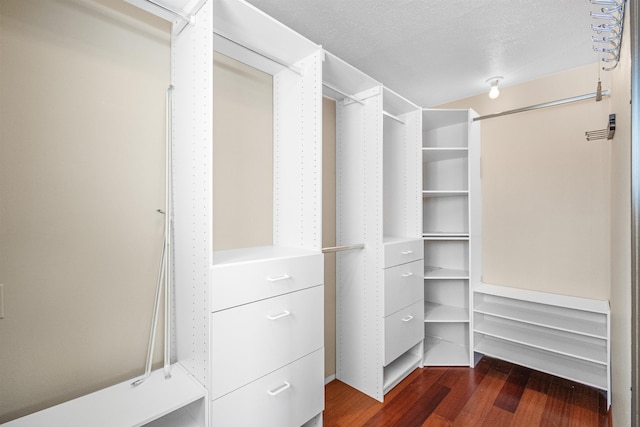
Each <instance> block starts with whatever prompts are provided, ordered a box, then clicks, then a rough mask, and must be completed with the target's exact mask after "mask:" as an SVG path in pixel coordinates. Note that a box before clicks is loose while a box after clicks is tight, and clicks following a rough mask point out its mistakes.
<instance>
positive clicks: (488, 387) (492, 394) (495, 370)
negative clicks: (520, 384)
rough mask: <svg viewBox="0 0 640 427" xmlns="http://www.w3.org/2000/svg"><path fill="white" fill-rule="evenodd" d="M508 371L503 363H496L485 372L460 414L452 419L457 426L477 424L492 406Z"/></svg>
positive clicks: (480, 422)
mask: <svg viewBox="0 0 640 427" xmlns="http://www.w3.org/2000/svg"><path fill="white" fill-rule="evenodd" d="M507 376H508V372H505V370H504V369H503V365H501V364H496V365H494V366H492V368H491V369H490V370H489V372H487V374H486V375H485V376H484V378H483V380H482V382H481V383H480V385H479V386H478V387H477V388H476V390H475V391H474V392H473V394H472V395H471V397H470V398H469V400H468V401H467V403H466V405H464V407H463V408H462V411H460V414H459V415H458V417H456V419H455V420H454V425H457V426H479V425H482V422H483V421H484V419H485V417H486V416H487V414H488V413H489V411H490V410H491V408H492V407H493V402H494V401H495V400H496V397H497V396H498V393H500V390H501V389H502V386H503V385H504V383H505V381H506V380H507Z"/></svg>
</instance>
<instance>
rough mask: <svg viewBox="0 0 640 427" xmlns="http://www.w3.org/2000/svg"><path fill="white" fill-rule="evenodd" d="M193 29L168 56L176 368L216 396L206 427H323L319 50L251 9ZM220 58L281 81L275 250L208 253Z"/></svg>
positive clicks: (213, 4) (211, 9)
mask: <svg viewBox="0 0 640 427" xmlns="http://www.w3.org/2000/svg"><path fill="white" fill-rule="evenodd" d="M195 22H196V24H195V25H189V26H187V27H186V28H185V29H184V30H183V31H182V33H181V34H180V35H179V36H175V37H174V39H173V58H172V59H173V60H172V64H173V70H172V71H173V72H172V77H173V84H174V86H175V88H176V89H175V95H174V100H175V103H174V127H173V128H174V150H175V154H174V165H175V166H174V180H175V182H174V191H175V252H176V261H175V274H176V312H177V313H176V337H177V338H176V341H177V356H178V360H180V361H181V362H182V363H183V365H184V366H185V367H186V369H188V370H189V371H190V372H191V373H192V374H193V375H194V376H195V377H196V378H197V379H198V380H199V381H200V382H201V383H202V384H204V385H205V386H206V388H207V389H208V392H209V396H208V398H209V400H210V404H209V407H208V409H209V414H208V419H209V425H215V426H234V427H235V426H254V425H265V426H276V425H277V426H292V427H294V426H295V427H297V426H300V425H303V424H305V423H308V425H319V424H320V423H321V422H322V421H321V412H322V410H323V407H324V349H323V339H324V333H323V300H324V298H323V294H324V292H323V256H322V254H321V252H320V249H321V212H322V209H321V195H322V194H321V193H322V192H321V182H322V181H321V172H322V161H321V159H322V141H321V129H322V128H321V115H320V114H321V93H322V92H321V75H322V71H321V60H322V52H321V49H320V47H319V46H317V45H315V44H314V43H311V42H309V41H308V40H306V39H304V38H303V37H301V36H300V35H298V34H296V33H295V32H293V31H292V30H290V29H289V28H287V27H285V26H283V25H282V24H280V23H278V22H277V21H275V20H273V19H271V18H270V17H268V16H267V15H265V14H264V13H262V12H260V11H259V10H257V9H255V8H254V7H253V6H251V5H249V4H248V3H246V2H243V1H238V0H209V1H208V2H207V5H206V6H205V8H203V10H202V11H201V13H200V14H199V15H198V16H197V17H196V21H195ZM214 50H215V51H218V52H220V53H223V54H224V55H226V56H229V57H231V58H234V59H236V60H239V61H241V62H243V63H245V64H248V65H250V66H252V67H254V68H257V69H259V70H261V71H264V72H266V73H269V74H271V75H272V76H273V86H274V87H273V99H274V104H273V111H274V122H273V128H274V135H273V144H274V146H273V153H274V155H273V170H274V176H273V192H274V198H273V209H274V211H273V245H272V246H265V247H246V248H244V247H241V248H237V249H233V250H226V251H216V252H214V251H213V249H212V248H213V241H214V239H215V236H213V235H212V212H213V210H215V209H216V206H213V203H212V147H213V145H212V144H213V141H212V129H211V122H212V109H213V107H212V100H211V94H212V84H211V82H212V78H215V76H214V75H212V71H213V70H212V68H213V59H212V56H213V51H214ZM216 143H233V141H228V142H226V141H216ZM229 185H233V183H232V180H230V181H229ZM247 197H251V195H250V194H248V195H247ZM247 404H250V408H247Z"/></svg>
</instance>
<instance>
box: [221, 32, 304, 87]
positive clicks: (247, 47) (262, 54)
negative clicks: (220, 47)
mask: <svg viewBox="0 0 640 427" xmlns="http://www.w3.org/2000/svg"><path fill="white" fill-rule="evenodd" d="M213 34H215V35H217V36H218V37H221V38H223V39H225V40H227V41H229V42H231V43H233V44H235V45H237V46H240V47H243V48H245V49H247V50H248V51H250V52H253V53H255V54H256V55H258V56H261V57H263V58H264V59H268V60H269V61H271V62H273V63H276V64H278V65H281V66H283V67H285V68H287V69H289V70H291V71H293V72H294V73H296V74H298V75H300V76H302V75H303V72H302V69H301V68H299V67H296V66H295V65H291V64H287V63H286V62H284V61H282V60H280V59H278V58H276V57H274V56H271V55H269V54H266V53H264V52H260V51H258V50H256V49H254V48H251V47H249V46H247V45H244V44H242V43H240V42H237V41H235V40H233V39H231V38H229V37H227V36H225V35H224V34H221V33H219V32H218V31H215V30H214V31H213Z"/></svg>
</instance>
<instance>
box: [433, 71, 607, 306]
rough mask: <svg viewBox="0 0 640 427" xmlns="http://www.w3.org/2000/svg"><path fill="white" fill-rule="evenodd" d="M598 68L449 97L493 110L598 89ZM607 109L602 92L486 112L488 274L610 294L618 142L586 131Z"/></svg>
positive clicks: (515, 283)
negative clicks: (492, 95)
mask: <svg viewBox="0 0 640 427" xmlns="http://www.w3.org/2000/svg"><path fill="white" fill-rule="evenodd" d="M597 78H598V76H597V64H595V63H594V64H593V65H588V66H584V67H580V68H576V69H573V70H569V71H566V72H563V73H559V74H555V75H551V76H547V77H545V78H541V79H538V80H534V81H530V82H527V83H523V84H519V85H514V86H510V87H504V88H502V89H501V95H500V97H499V98H498V99H496V100H491V99H489V97H488V96H487V95H486V94H481V95H478V96H475V97H472V98H468V99H465V100H461V101H457V102H454V103H451V104H448V105H445V106H443V107H447V108H468V107H471V108H473V109H475V110H476V111H477V112H478V113H479V114H480V115H484V114H490V113H494V112H498V111H505V110H510V109H514V108H519V107H524V106H528V105H533V104H538V103H542V102H547V101H552V100H556V99H562V98H569V97H573V96H576V95H582V94H585V93H590V92H594V91H595V90H596V83H597ZM608 79H609V74H606V73H603V75H602V80H603V87H604V88H605V89H606V88H609V86H610V85H609V82H608ZM609 110H610V101H609V99H608V98H605V100H603V101H601V102H599V103H596V102H595V101H583V102H579V103H574V104H569V105H565V106H558V107H551V108H547V109H541V110H536V111H530V112H524V113H519V114H514V115H509V116H503V117H499V118H493V119H487V120H483V121H482V131H481V132H482V203H483V207H482V215H483V218H482V221H483V222H482V232H483V242H482V256H483V263H482V270H483V280H484V281H485V282H486V283H492V284H497V285H505V286H511V287H516V288H525V289H533V290H538V291H543V292H552V293H559V294H566V295H575V296H580V297H587V298H596V299H609V281H610V255H609V251H610V222H611V220H610V209H609V205H610V198H611V190H610V169H611V166H610V153H611V144H612V143H611V142H607V141H592V142H587V141H586V140H585V136H584V133H585V131H588V130H595V129H602V128H604V127H606V125H607V122H608V114H609Z"/></svg>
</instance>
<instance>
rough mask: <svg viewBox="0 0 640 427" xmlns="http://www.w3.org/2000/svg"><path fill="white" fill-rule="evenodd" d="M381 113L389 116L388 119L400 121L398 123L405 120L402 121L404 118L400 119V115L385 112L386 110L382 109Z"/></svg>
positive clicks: (403, 122)
mask: <svg viewBox="0 0 640 427" xmlns="http://www.w3.org/2000/svg"><path fill="white" fill-rule="evenodd" d="M382 115H383V116H387V117H389V118H390V119H393V120H395V121H396V122H400V123H402V124H405V121H404V120H402V119H401V118H400V117H397V116H394V115H393V114H391V113H387V112H386V111H384V110H382Z"/></svg>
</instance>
